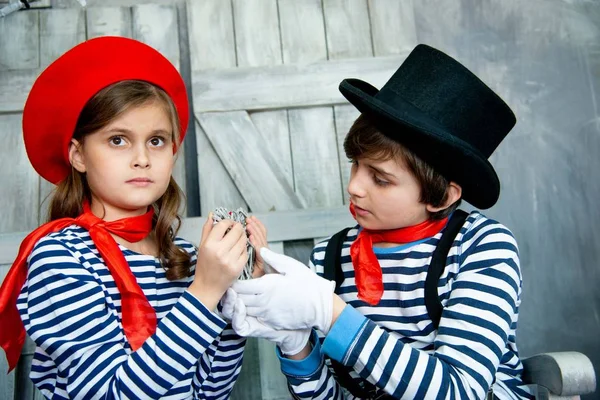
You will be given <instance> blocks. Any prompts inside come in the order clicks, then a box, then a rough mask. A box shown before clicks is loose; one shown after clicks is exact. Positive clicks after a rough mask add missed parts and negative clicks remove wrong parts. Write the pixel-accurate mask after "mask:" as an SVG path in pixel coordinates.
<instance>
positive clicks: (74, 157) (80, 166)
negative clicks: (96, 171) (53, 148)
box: [69, 139, 85, 173]
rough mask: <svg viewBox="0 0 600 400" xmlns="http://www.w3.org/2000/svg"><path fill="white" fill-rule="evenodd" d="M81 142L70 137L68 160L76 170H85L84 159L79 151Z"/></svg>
mask: <svg viewBox="0 0 600 400" xmlns="http://www.w3.org/2000/svg"><path fill="white" fill-rule="evenodd" d="M81 150H82V149H81V144H80V143H79V142H78V141H77V140H76V139H71V143H70V144H69V162H70V163H71V165H72V166H73V168H75V169H76V170H77V171H79V172H81V173H84V172H85V159H84V157H83V153H82V151H81Z"/></svg>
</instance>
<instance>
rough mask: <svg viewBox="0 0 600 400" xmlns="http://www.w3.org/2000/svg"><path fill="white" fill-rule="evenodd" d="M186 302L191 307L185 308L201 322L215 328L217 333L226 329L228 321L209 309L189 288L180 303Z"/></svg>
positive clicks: (212, 328)
mask: <svg viewBox="0 0 600 400" xmlns="http://www.w3.org/2000/svg"><path fill="white" fill-rule="evenodd" d="M185 303H188V304H189V305H191V307H185V308H186V309H188V310H189V312H191V313H192V314H193V315H194V316H195V317H196V318H197V319H198V322H200V324H201V325H206V326H207V327H208V328H210V329H211V330H214V331H215V332H216V335H218V334H219V333H221V331H222V330H223V329H225V326H226V325H227V322H225V320H223V318H221V317H220V316H219V314H217V313H215V312H213V311H211V310H209V309H208V308H207V307H206V306H205V305H204V304H202V302H201V301H200V300H198V298H197V297H196V296H194V295H193V294H191V293H190V292H189V291H187V290H186V291H185V292H183V295H182V296H181V299H180V304H182V305H183V306H185V305H186V304H185ZM216 335H215V336H216Z"/></svg>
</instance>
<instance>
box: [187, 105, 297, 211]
mask: <svg viewBox="0 0 600 400" xmlns="http://www.w3.org/2000/svg"><path fill="white" fill-rule="evenodd" d="M196 118H197V119H198V121H199V122H200V125H201V126H202V128H203V130H204V132H206V134H207V136H208V138H209V140H210V141H211V144H212V145H213V148H214V149H215V150H216V152H217V154H218V155H219V158H220V159H221V161H222V162H223V163H224V165H225V167H226V169H227V171H228V172H229V174H230V176H231V178H232V179H233V182H234V183H235V185H236V187H237V188H238V189H239V190H240V192H241V193H242V196H243V197H244V199H245V200H246V203H247V204H248V206H249V207H250V208H251V210H252V211H253V212H266V211H275V210H289V209H292V208H299V207H302V206H303V204H304V200H302V198H301V197H300V196H298V195H296V194H295V193H294V191H293V188H292V187H291V186H290V185H289V184H288V182H287V180H286V179H285V176H283V174H282V173H281V171H280V170H279V169H278V168H277V167H276V163H275V161H274V157H273V156H272V155H271V152H270V151H269V148H268V146H265V143H264V141H263V140H262V139H261V138H260V135H259V134H258V132H257V131H256V128H255V127H254V125H253V124H252V121H251V120H250V117H249V116H248V114H247V113H246V112H243V111H233V112H227V113H202V114H197V115H196Z"/></svg>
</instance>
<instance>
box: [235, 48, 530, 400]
mask: <svg viewBox="0 0 600 400" xmlns="http://www.w3.org/2000/svg"><path fill="white" fill-rule="evenodd" d="M340 90H341V92H342V94H343V95H344V96H345V97H346V98H347V99H348V100H349V101H350V102H351V103H352V104H353V105H354V106H356V107H357V108H358V110H359V111H361V113H362V115H361V116H360V117H359V118H358V119H357V120H356V121H355V123H354V125H353V126H352V127H351V129H350V131H349V133H348V135H347V137H346V139H345V142H344V149H345V152H346V155H347V156H348V158H349V159H350V160H351V161H352V172H351V177H350V182H349V184H348V193H349V195H350V203H351V205H350V209H351V212H352V214H353V216H354V217H355V219H356V221H357V222H358V225H357V226H356V227H354V228H353V229H350V230H349V231H348V232H347V234H346V235H345V238H344V239H343V240H344V243H343V247H342V248H341V253H340V256H341V258H340V262H341V269H342V272H343V280H342V281H341V284H340V285H339V288H338V289H337V290H336V293H332V292H333V287H334V284H333V282H331V281H327V280H325V279H323V278H321V277H319V276H318V275H315V274H309V273H307V272H306V271H308V269H307V268H302V266H301V264H300V263H298V262H297V261H295V260H293V259H291V258H289V257H286V256H283V255H279V254H275V253H273V252H270V251H269V250H267V249H262V250H261V254H262V255H263V258H264V260H265V261H266V262H267V263H268V264H270V265H271V266H272V267H273V268H275V269H276V270H278V271H279V272H281V274H267V275H266V276H264V277H262V278H260V279H256V280H253V281H246V282H236V283H235V284H234V285H233V291H231V290H230V291H229V292H228V295H227V296H226V298H225V301H224V304H225V306H226V307H225V308H227V309H228V313H229V314H232V317H233V326H234V329H236V330H237V331H238V333H241V334H244V335H258V336H262V337H267V338H269V339H271V340H274V341H275V342H276V343H277V344H278V345H279V348H280V353H282V354H280V360H281V368H282V371H283V372H284V374H285V375H286V376H287V378H288V383H289V387H290V390H291V391H292V393H293V395H294V397H296V398H307V399H309V398H310V399H312V398H327V399H330V398H336V399H339V398H345V397H348V396H349V397H350V398H403V399H421V398H461V399H467V398H468V399H482V398H486V396H488V397H489V398H498V399H501V400H504V399H523V398H530V397H531V395H530V394H529V391H528V390H527V388H526V387H525V386H524V385H523V383H522V381H521V372H522V365H521V362H520V360H519V356H518V352H517V347H516V343H515V331H516V325H517V320H518V313H519V305H520V302H521V286H522V281H521V272H520V267H519V256H518V250H517V244H516V242H515V239H514V237H513V235H512V234H511V232H510V231H509V230H508V229H507V228H506V227H504V226H503V225H501V224H499V223H498V222H496V221H493V220H490V219H488V218H486V217H485V216H483V215H482V214H480V213H479V212H472V213H471V214H470V215H468V217H467V218H466V220H465V221H464V223H463V224H462V227H461V228H460V230H459V231H458V233H457V234H456V236H455V238H454V240H453V242H451V243H452V245H451V247H450V249H449V251H448V254H447V257H445V260H446V262H445V268H444V270H443V273H442V275H441V278H440V279H439V280H438V281H437V282H436V284H437V293H436V294H437V295H438V296H439V300H440V301H441V304H442V306H443V311H442V313H441V318H440V319H439V321H433V320H432V318H431V316H430V314H429V313H428V309H429V307H426V301H425V293H426V291H425V286H426V285H425V282H426V278H427V275H428V272H429V271H428V269H429V268H430V265H431V260H432V255H433V252H434V250H435V249H436V247H437V246H438V244H439V242H440V238H441V237H442V235H443V233H444V230H445V229H446V228H447V222H448V218H449V217H450V216H452V215H453V214H455V210H456V208H457V207H458V205H459V203H460V201H461V199H463V198H464V199H465V200H466V201H468V202H470V203H471V204H472V205H474V206H476V207H479V208H482V209H485V208H489V207H491V206H493V205H494V203H495V202H496V201H497V199H498V196H499V194H500V184H499V180H498V177H497V175H496V173H495V171H494V169H493V167H492V166H491V165H490V163H489V162H488V160H487V158H488V157H489V156H490V155H491V154H492V152H493V151H494V150H495V148H496V147H497V146H498V145H499V144H500V142H501V141H502V139H503V138H504V137H505V136H506V135H507V134H508V132H509V131H510V130H511V129H512V127H513V126H514V124H515V122H516V120H515V117H514V115H513V113H512V112H511V110H510V109H509V107H508V106H507V105H506V104H505V103H504V102H503V101H502V100H501V99H500V98H499V97H498V96H497V95H496V94H495V93H494V92H493V91H492V90H491V89H489V88H488V87H487V86H486V85H485V84H484V83H483V82H481V81H480V80H479V79H478V78H477V77H476V76H475V75H473V74H472V73H471V72H470V71H468V70H467V69H466V68H465V67H464V66H462V65H461V64H460V63H458V62H457V61H456V60H454V59H452V58H451V57H449V56H447V55H446V54H444V53H442V52H440V51H438V50H436V49H433V48H431V47H429V46H425V45H419V46H417V47H416V48H415V49H414V50H413V51H412V52H411V54H410V55H409V56H408V58H407V59H406V60H405V62H404V63H403V64H402V65H401V66H400V68H399V69H398V71H397V72H396V73H395V74H394V75H393V76H392V77H391V79H390V80H389V81H388V82H387V83H386V84H385V85H384V87H383V88H382V89H381V90H380V91H378V90H377V89H375V88H374V87H372V86H371V85H369V84H368V83H366V82H363V81H360V80H357V79H347V80H344V81H343V82H342V83H341V84H340ZM327 244H328V241H325V242H322V243H320V244H318V245H316V246H315V248H314V250H313V252H312V255H311V259H310V267H311V269H313V270H314V271H316V272H317V273H318V274H320V275H323V273H324V258H325V250H326V248H327ZM298 264H300V266H299V265H298ZM438 323H439V325H438ZM311 328H316V329H318V330H320V331H321V332H322V333H323V334H324V335H325V337H324V340H323V341H322V343H321V342H320V341H319V340H318V339H317V338H316V336H315V334H312V335H310V329H311ZM309 335H310V339H309V340H308V341H307V338H308V337H309ZM299 343H303V344H304V346H300V345H299ZM325 359H330V360H333V361H332V363H331V364H333V365H335V368H334V370H335V371H332V370H331V368H330V367H329V366H328V365H327V364H328V363H325V362H324V360H325ZM333 372H334V373H333Z"/></svg>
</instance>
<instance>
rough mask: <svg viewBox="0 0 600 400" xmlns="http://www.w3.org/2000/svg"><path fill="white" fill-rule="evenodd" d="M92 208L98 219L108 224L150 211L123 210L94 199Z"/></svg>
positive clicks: (143, 209)
mask: <svg viewBox="0 0 600 400" xmlns="http://www.w3.org/2000/svg"><path fill="white" fill-rule="evenodd" d="M90 208H91V210H92V213H93V214H94V215H95V216H96V217H98V218H102V219H103V220H105V221H107V222H111V221H116V220H118V219H122V218H130V217H137V216H140V215H143V214H145V213H146V212H147V211H148V207H144V208H139V209H137V210H124V209H122V208H117V207H113V206H110V205H107V204H105V203H103V202H102V201H100V200H98V199H96V198H94V197H92V201H91V204H90Z"/></svg>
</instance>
